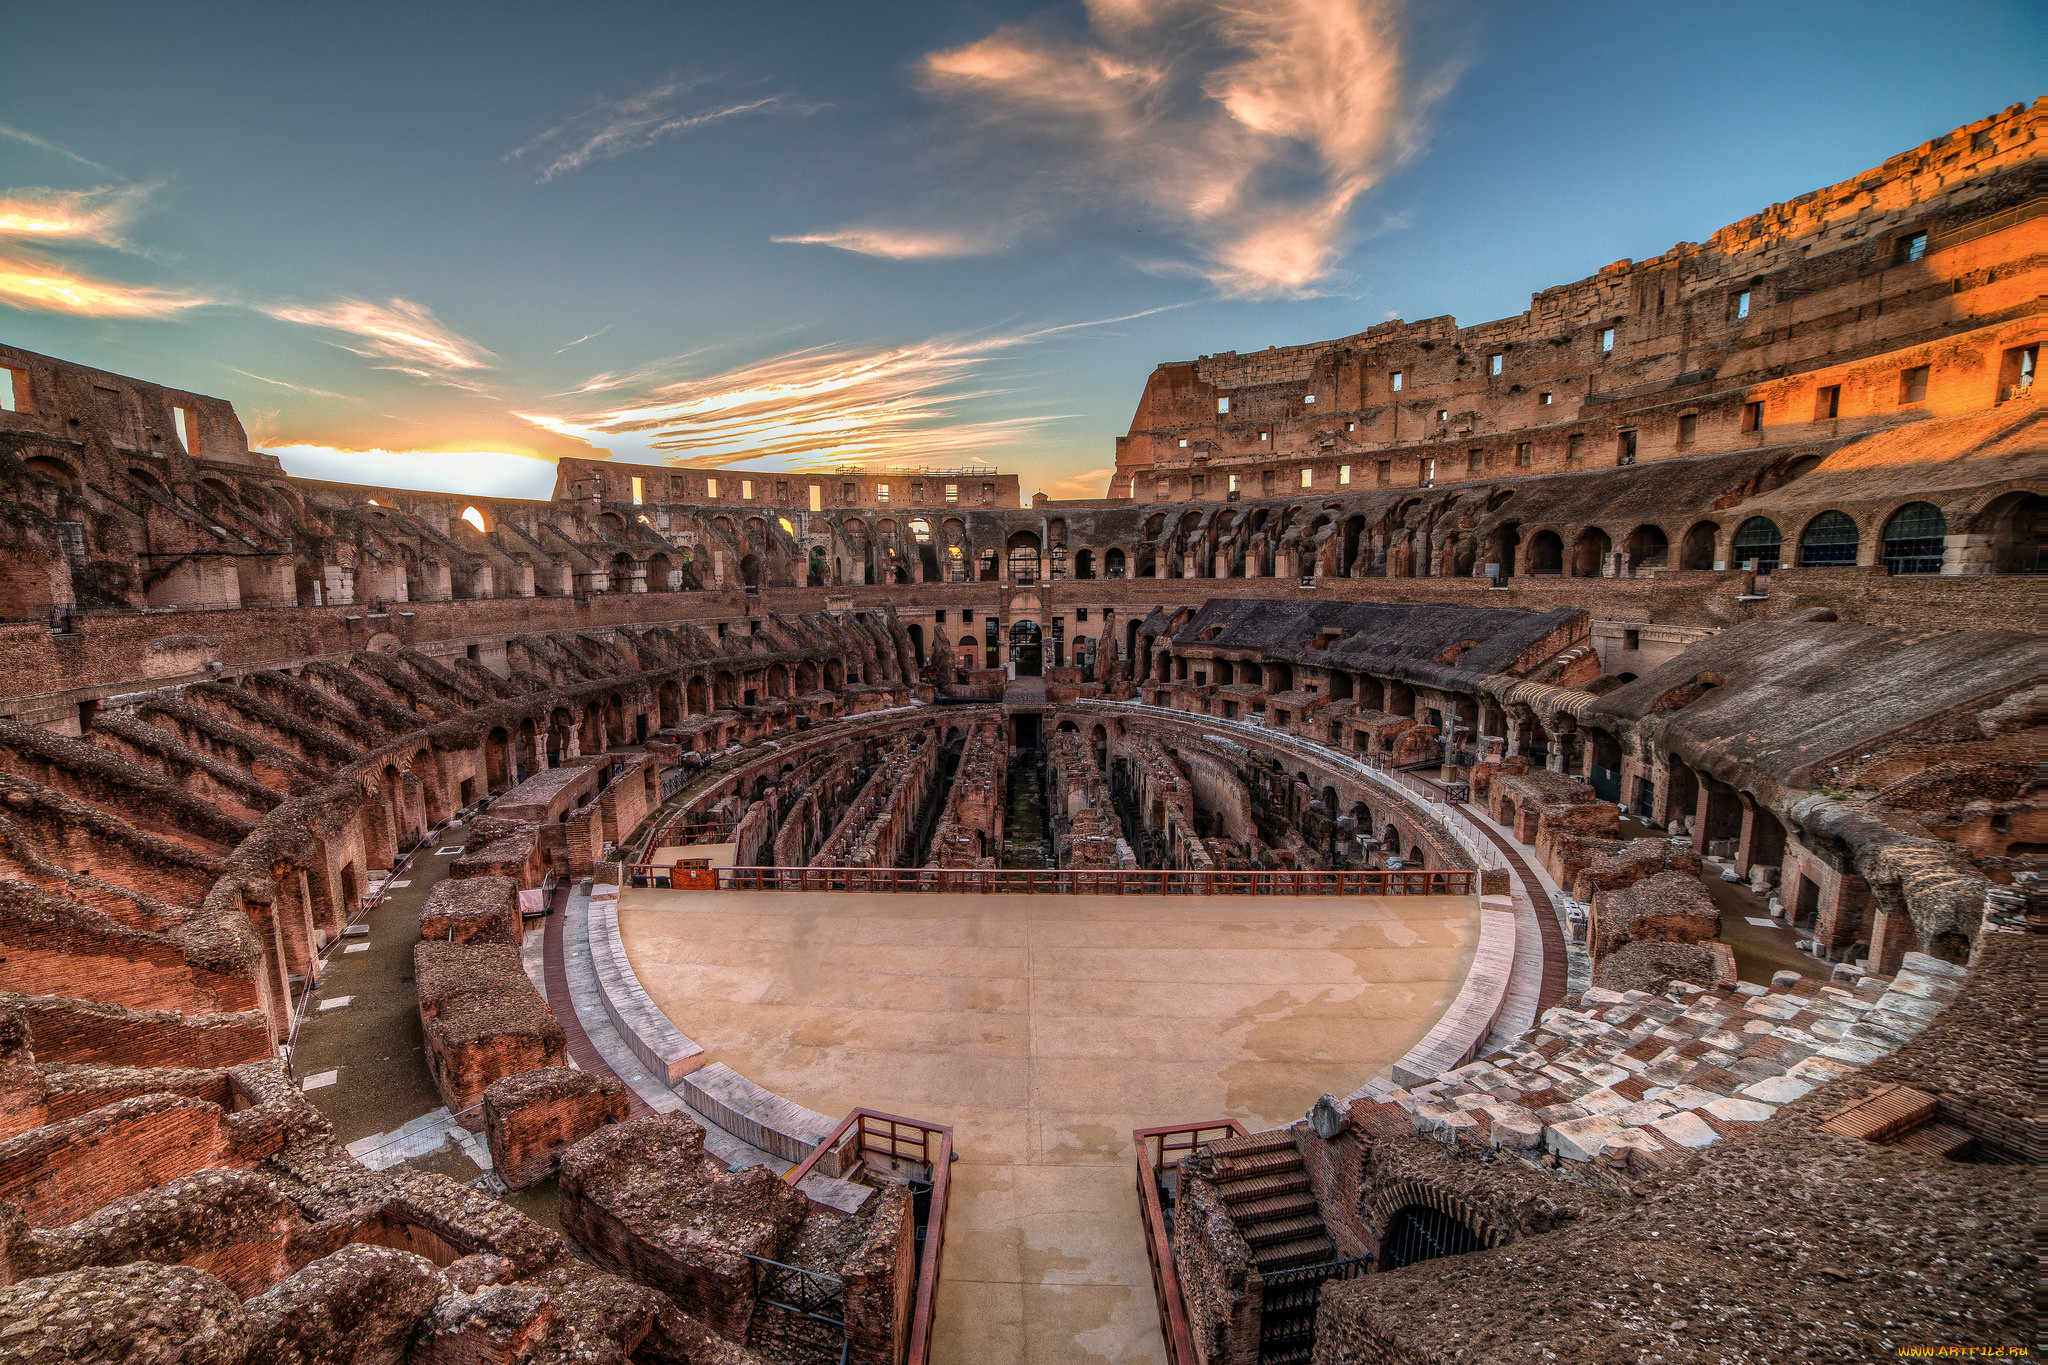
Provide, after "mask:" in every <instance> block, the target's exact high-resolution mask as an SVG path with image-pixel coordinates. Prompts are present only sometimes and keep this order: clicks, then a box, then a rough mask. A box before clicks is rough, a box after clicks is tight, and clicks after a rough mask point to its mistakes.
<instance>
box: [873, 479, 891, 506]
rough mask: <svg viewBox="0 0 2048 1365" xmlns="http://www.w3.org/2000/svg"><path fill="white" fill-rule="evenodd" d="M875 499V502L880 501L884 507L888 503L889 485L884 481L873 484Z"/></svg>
mask: <svg viewBox="0 0 2048 1365" xmlns="http://www.w3.org/2000/svg"><path fill="white" fill-rule="evenodd" d="M875 501H876V502H877V503H880V504H881V505H882V506H884V507H887V506H888V505H889V485H888V484H886V483H878V484H876V485H875Z"/></svg>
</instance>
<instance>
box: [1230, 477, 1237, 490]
mask: <svg viewBox="0 0 2048 1365" xmlns="http://www.w3.org/2000/svg"><path fill="white" fill-rule="evenodd" d="M1230 491H1231V492H1232V493H1235V492H1237V475H1235V474H1232V475H1231V476H1230Z"/></svg>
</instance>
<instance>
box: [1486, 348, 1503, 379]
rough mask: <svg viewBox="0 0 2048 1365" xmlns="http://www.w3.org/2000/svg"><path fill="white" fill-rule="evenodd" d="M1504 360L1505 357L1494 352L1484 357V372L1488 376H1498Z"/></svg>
mask: <svg viewBox="0 0 2048 1365" xmlns="http://www.w3.org/2000/svg"><path fill="white" fill-rule="evenodd" d="M1506 359H1507V357H1505V356H1503V355H1502V354H1501V353H1500V352H1499V351H1495V352H1494V353H1493V354H1492V355H1490V356H1488V357H1486V372H1487V373H1488V374H1490V375H1496V376H1497V375H1499V374H1500V367H1501V364H1502V362H1503V361H1505V360H1506Z"/></svg>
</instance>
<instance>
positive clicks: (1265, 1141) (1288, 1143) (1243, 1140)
mask: <svg viewBox="0 0 2048 1365" xmlns="http://www.w3.org/2000/svg"><path fill="white" fill-rule="evenodd" d="M1208 1147H1209V1154H1210V1155H1211V1156H1216V1157H1226V1156H1227V1157H1231V1158H1237V1157H1247V1156H1258V1155H1260V1154H1262V1153H1265V1152H1292V1151H1296V1150H1298V1149H1297V1148H1296V1147H1295V1145H1294V1135H1293V1134H1292V1133H1289V1132H1288V1131H1287V1130H1286V1129H1285V1128H1274V1129H1272V1130H1270V1131H1268V1132H1264V1133H1253V1134H1251V1135H1249V1136H1248V1137H1227V1138H1219V1139H1218V1140H1216V1141H1215V1142H1212V1143H1209V1144H1208Z"/></svg>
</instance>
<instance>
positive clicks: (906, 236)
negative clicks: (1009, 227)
mask: <svg viewBox="0 0 2048 1365" xmlns="http://www.w3.org/2000/svg"><path fill="white" fill-rule="evenodd" d="M769 240H771V241H776V242H789V243H793V244H795V245H799V246H833V247H838V248H839V249H840V250H841V251H853V252H858V253H859V254H860V255H863V256H885V257H887V258H888V259H890V260H892V261H915V260H924V259H926V258H929V257H934V256H979V255H982V254H984V253H985V252H988V251H993V250H996V249H998V248H999V246H1000V244H999V243H997V242H995V241H990V240H983V241H975V240H973V239H971V238H969V237H967V236H966V235H964V234H962V233H957V232H910V231H898V230H895V229H892V228H843V229H841V230H840V231H838V232H811V233H806V234H804V235H803V236H800V237H774V238H770V239H769Z"/></svg>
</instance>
